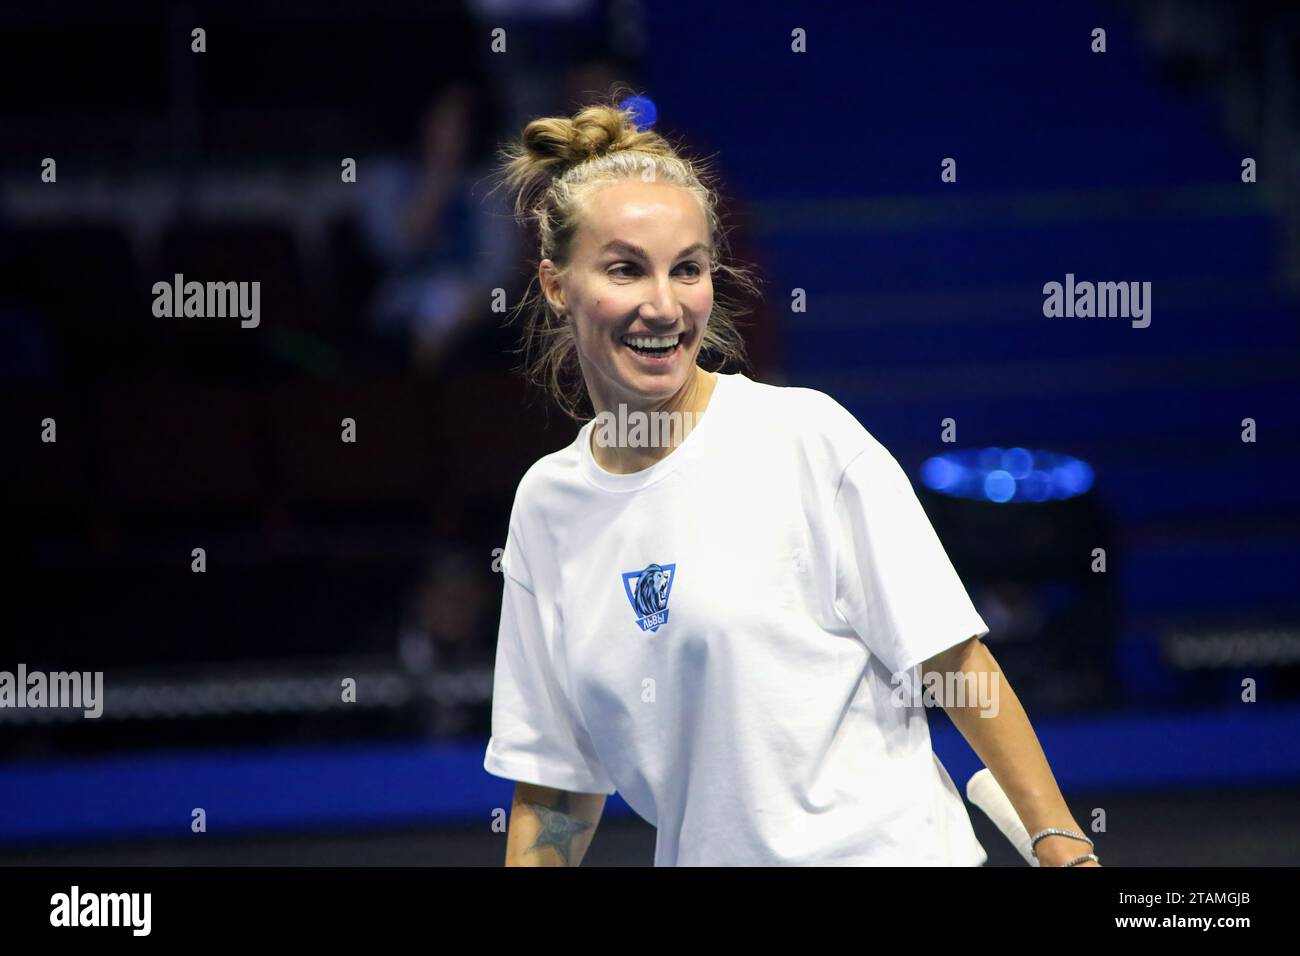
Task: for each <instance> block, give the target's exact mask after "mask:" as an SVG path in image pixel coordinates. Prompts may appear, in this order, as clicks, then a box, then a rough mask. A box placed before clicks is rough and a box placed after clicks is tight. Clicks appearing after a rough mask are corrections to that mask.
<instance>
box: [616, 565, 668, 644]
mask: <svg viewBox="0 0 1300 956" xmlns="http://www.w3.org/2000/svg"><path fill="white" fill-rule="evenodd" d="M676 576H677V565H675V564H665V565H659V564H648V565H646V566H645V567H644V568H642V569H641V570H640V571H625V572H623V589H624V590H625V591H626V592H627V599H628V601H630V602H631V604H632V610H633V611H635V612H636V622H637V625H638V626H639V627H640V628H641V630H643V631H651V632H654V631H657V630H659V628H660V627H661V626H663V625H664V624H666V623H667V622H668V595H669V594H671V593H672V589H673V579H674V578H675V577H676Z"/></svg>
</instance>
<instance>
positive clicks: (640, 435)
mask: <svg viewBox="0 0 1300 956" xmlns="http://www.w3.org/2000/svg"><path fill="white" fill-rule="evenodd" d="M717 383H718V376H717V373H716V372H706V371H704V369H702V368H700V367H699V366H698V365H697V366H695V374H694V375H692V376H691V377H690V379H689V380H687V382H686V383H685V384H684V385H683V386H682V387H681V389H680V390H678V392H677V393H676V394H674V395H672V396H670V397H669V398H667V399H664V400H663V401H662V402H658V403H652V404H649V405H638V406H632V405H631V404H625V405H624V406H623V408H622V409H619V408H617V407H615V408H609V407H606V406H604V405H603V403H602V407H600V408H597V409H596V424H595V426H594V427H593V428H592V430H591V453H592V456H593V457H594V458H595V459H596V464H597V465H599V466H600V467H601V468H602V469H604V470H605V471H608V472H610V473H611V474H615V475H630V474H634V473H635V472H638V471H644V470H645V469H646V468H649V467H650V466H651V465H654V464H656V463H657V462H660V461H662V460H663V459H664V458H666V457H668V455H670V454H671V453H672V452H673V450H674V449H675V448H676V447H677V446H678V445H679V444H681V442H682V441H683V440H684V439H685V438H686V436H687V435H688V434H690V431H691V429H692V428H694V427H695V425H696V424H698V422H699V418H700V416H701V415H702V414H703V413H704V410H705V409H706V408H707V407H708V405H709V402H710V400H711V398H712V397H713V390H714V388H716V387H717Z"/></svg>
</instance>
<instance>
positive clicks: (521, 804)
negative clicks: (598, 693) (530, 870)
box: [505, 783, 1046, 866]
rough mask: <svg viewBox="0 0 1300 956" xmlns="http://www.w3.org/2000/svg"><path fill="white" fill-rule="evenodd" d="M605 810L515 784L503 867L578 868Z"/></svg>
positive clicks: (594, 800) (585, 798) (593, 802)
mask: <svg viewBox="0 0 1300 956" xmlns="http://www.w3.org/2000/svg"><path fill="white" fill-rule="evenodd" d="M604 809H605V794H603V793H573V792H570V791H568V790H554V789H552V788H550V787H538V786H535V785H534V784H531V783H517V784H515V796H514V803H513V805H512V806H511V808H510V824H509V829H508V831H507V833H506V862H505V865H506V866H577V865H578V864H580V863H581V862H582V858H583V856H584V855H585V854H586V852H587V847H588V846H590V845H591V838H592V837H593V836H595V834H596V824H598V823H599V822H600V814H601V812H602V811H603V810H604ZM1043 842H1046V841H1043Z"/></svg>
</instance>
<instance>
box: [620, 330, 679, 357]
mask: <svg viewBox="0 0 1300 956" xmlns="http://www.w3.org/2000/svg"><path fill="white" fill-rule="evenodd" d="M681 341H682V335H681V333H680V332H678V333H677V334H676V335H625V336H623V344H624V345H626V346H627V347H628V348H630V349H631V350H632V351H633V352H635V353H636V354H637V355H643V356H645V357H647V358H660V359H662V358H667V357H668V356H670V355H672V354H673V352H675V351H676V350H677V347H678V346H679V345H681Z"/></svg>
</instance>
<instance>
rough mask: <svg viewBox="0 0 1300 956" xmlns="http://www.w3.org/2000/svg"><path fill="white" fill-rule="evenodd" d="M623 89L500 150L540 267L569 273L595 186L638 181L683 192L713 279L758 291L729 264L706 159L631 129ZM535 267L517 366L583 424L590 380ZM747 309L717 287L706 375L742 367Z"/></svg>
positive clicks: (704, 351) (703, 347) (749, 276)
mask: <svg viewBox="0 0 1300 956" xmlns="http://www.w3.org/2000/svg"><path fill="white" fill-rule="evenodd" d="M624 93H625V91H624V90H623V89H622V88H620V87H615V89H614V92H613V93H612V94H611V95H610V97H609V100H608V102H605V103H597V104H595V105H591V106H588V107H586V108H584V109H582V110H581V111H579V112H578V113H577V114H576V115H574V116H573V117H563V116H548V117H544V118H542V119H535V120H533V121H532V122H530V123H529V124H528V125H527V126H525V127H524V131H523V137H522V139H521V140H520V141H518V142H515V143H511V144H509V145H508V146H506V147H505V148H504V149H503V150H502V156H503V157H504V158H503V161H502V163H501V165H500V166H499V168H498V171H499V173H500V175H501V176H502V181H503V183H504V185H506V186H507V187H508V188H509V189H510V191H511V192H512V193H513V194H514V214H515V218H516V220H518V221H519V222H520V223H521V224H522V225H524V226H525V227H531V228H534V229H535V230H536V235H537V243H538V257H537V260H536V262H537V264H540V263H541V261H542V260H543V259H551V260H553V261H554V262H555V264H556V266H557V267H558V268H559V271H560V273H561V274H563V272H564V271H565V269H566V268H567V265H568V261H569V255H570V252H571V250H572V246H573V240H574V237H575V235H576V233H577V230H578V226H579V223H580V213H581V211H582V204H583V202H584V200H585V199H586V197H587V196H588V194H589V193H590V192H591V191H592V190H593V189H595V188H596V187H598V186H601V185H605V184H608V183H613V182H620V181H622V180H626V179H635V178H644V179H646V180H652V181H654V182H661V183H670V184H672V185H675V186H680V187H682V188H683V189H685V190H687V191H688V192H689V193H690V194H691V195H692V196H694V197H695V199H696V201H697V202H699V204H700V208H701V209H702V210H703V212H704V216H705V220H706V224H707V227H708V233H709V238H708V247H709V248H708V253H709V271H710V272H711V273H713V275H714V278H715V281H716V280H717V279H718V278H721V279H723V280H724V281H727V280H730V281H731V282H733V283H734V284H735V286H736V287H737V288H738V289H739V290H740V291H741V292H742V293H745V294H751V295H758V294H759V289H758V284H757V281H756V279H755V276H754V274H753V273H752V272H751V271H750V269H749V268H747V267H745V266H742V265H740V264H738V263H733V262H731V261H730V257H729V252H728V246H727V237H726V232H725V231H724V229H723V227H722V224H721V222H720V220H719V216H718V211H717V208H718V194H717V191H716V189H715V188H714V186H713V177H712V174H711V172H710V171H709V169H708V167H707V165H706V164H705V163H703V162H700V161H698V160H691V159H688V158H686V157H684V156H682V155H680V154H679V153H678V151H677V149H676V148H675V147H674V146H673V145H672V144H671V143H669V142H668V140H666V139H665V138H664V137H663V136H660V135H659V134H658V133H655V132H652V131H649V130H639V129H637V126H636V123H635V121H634V119H633V115H632V113H631V111H630V110H628V109H624V108H622V107H620V106H618V105H616V104H617V102H618V101H619V98H620V97H621V96H623V95H624ZM536 272H537V270H536V269H534V270H533V279H532V281H531V282H530V283H529V286H528V290H527V292H526V293H525V295H524V298H523V300H522V301H521V302H520V303H519V306H518V307H517V308H516V310H515V313H516V314H519V313H523V314H524V316H525V320H524V329H523V334H522V344H521V348H520V349H519V352H520V353H522V354H523V355H524V365H523V368H522V371H523V372H524V374H525V376H526V377H527V379H528V380H529V381H530V382H532V383H533V384H535V385H537V386H539V387H541V388H542V389H544V390H545V391H546V392H547V394H549V395H550V396H551V398H553V399H554V400H555V401H556V402H557V403H558V404H559V405H560V407H561V408H562V409H563V410H564V411H565V413H566V414H568V415H569V416H570V417H571V418H574V419H577V420H582V418H583V415H582V406H583V401H584V399H585V400H586V401H587V402H588V403H589V402H590V396H588V395H587V394H586V383H585V381H584V380H583V377H582V370H581V367H580V366H579V364H578V360H577V342H576V340H575V338H574V334H573V328H572V326H571V325H570V323H569V322H568V321H567V320H566V318H565V317H564V316H562V315H557V314H556V313H555V312H554V311H553V310H552V308H551V306H550V303H549V302H547V300H546V297H545V295H544V294H543V293H542V291H541V290H540V289H538V290H536V291H534V289H533V285H534V283H536V281H537V274H536ZM743 314H745V310H744V309H742V308H741V307H740V305H739V303H738V302H737V300H734V299H732V298H731V297H730V296H729V295H727V294H725V292H724V293H719V292H718V291H717V289H716V288H715V291H714V299H713V310H712V312H711V313H710V315H709V319H708V322H707V323H706V327H705V332H704V336H703V338H702V340H701V342H700V353H699V354H700V357H701V365H706V364H709V365H712V367H711V368H710V369H709V370H710V371H715V370H717V369H718V368H722V367H724V366H725V365H727V364H728V363H735V364H737V365H739V366H742V367H748V365H749V362H748V358H747V356H746V354H745V343H744V340H743V339H742V338H741V335H740V332H739V329H738V328H737V324H736V319H737V318H738V317H739V316H741V315H743Z"/></svg>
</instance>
